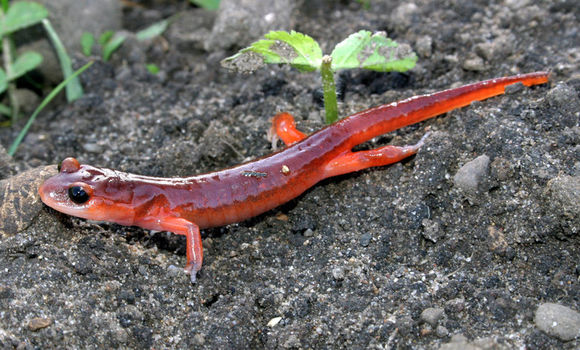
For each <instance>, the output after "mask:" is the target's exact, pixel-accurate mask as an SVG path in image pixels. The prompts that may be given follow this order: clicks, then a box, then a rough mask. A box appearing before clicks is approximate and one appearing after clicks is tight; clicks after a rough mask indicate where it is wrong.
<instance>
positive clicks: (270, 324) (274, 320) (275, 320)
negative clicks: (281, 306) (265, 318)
mask: <svg viewBox="0 0 580 350" xmlns="http://www.w3.org/2000/svg"><path fill="white" fill-rule="evenodd" d="M280 321H282V317H274V318H272V319H271V320H270V321H269V322H268V324H267V325H266V326H267V327H270V328H272V327H275V326H276V325H277V324H278V323H280Z"/></svg>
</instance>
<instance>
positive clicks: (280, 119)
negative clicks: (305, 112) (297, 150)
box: [268, 113, 306, 149]
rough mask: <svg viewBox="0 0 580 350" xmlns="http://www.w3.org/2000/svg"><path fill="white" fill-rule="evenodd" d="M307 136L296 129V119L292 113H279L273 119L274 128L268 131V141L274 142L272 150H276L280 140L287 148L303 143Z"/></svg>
mask: <svg viewBox="0 0 580 350" xmlns="http://www.w3.org/2000/svg"><path fill="white" fill-rule="evenodd" d="M305 138H306V134H304V133H303V132H301V131H300V130H298V129H296V123H295V122H294V117H293V116H292V115H291V114H290V113H279V114H277V115H276V116H275V117H274V118H272V127H271V128H270V130H269V131H268V139H269V140H270V141H271V142H272V148H273V149H276V143H277V142H278V140H282V141H283V142H284V144H285V145H286V146H290V145H291V144H293V143H296V142H298V141H302V140H303V139H305Z"/></svg>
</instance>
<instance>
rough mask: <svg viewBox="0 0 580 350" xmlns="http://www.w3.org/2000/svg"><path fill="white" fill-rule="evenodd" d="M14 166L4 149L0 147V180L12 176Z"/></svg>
mask: <svg viewBox="0 0 580 350" xmlns="http://www.w3.org/2000/svg"><path fill="white" fill-rule="evenodd" d="M14 168H15V164H14V162H13V161H12V157H10V156H9V155H8V152H6V149H4V147H3V146H2V145H0V179H4V178H7V177H10V176H11V175H14Z"/></svg>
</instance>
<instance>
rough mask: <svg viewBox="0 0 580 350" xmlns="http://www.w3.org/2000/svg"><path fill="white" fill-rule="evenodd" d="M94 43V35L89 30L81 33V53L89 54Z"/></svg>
mask: <svg viewBox="0 0 580 350" xmlns="http://www.w3.org/2000/svg"><path fill="white" fill-rule="evenodd" d="M94 44H95V36H94V35H93V34H91V33H89V32H84V33H83V35H81V50H82V52H83V55H85V56H90V55H91V52H92V50H93V45H94Z"/></svg>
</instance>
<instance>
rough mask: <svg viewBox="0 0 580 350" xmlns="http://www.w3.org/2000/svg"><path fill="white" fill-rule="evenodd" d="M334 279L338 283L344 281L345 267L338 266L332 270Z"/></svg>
mask: <svg viewBox="0 0 580 350" xmlns="http://www.w3.org/2000/svg"><path fill="white" fill-rule="evenodd" d="M332 277H333V278H334V279H335V280H337V281H342V280H343V279H344V267H342V266H337V267H335V268H333V269H332Z"/></svg>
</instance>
